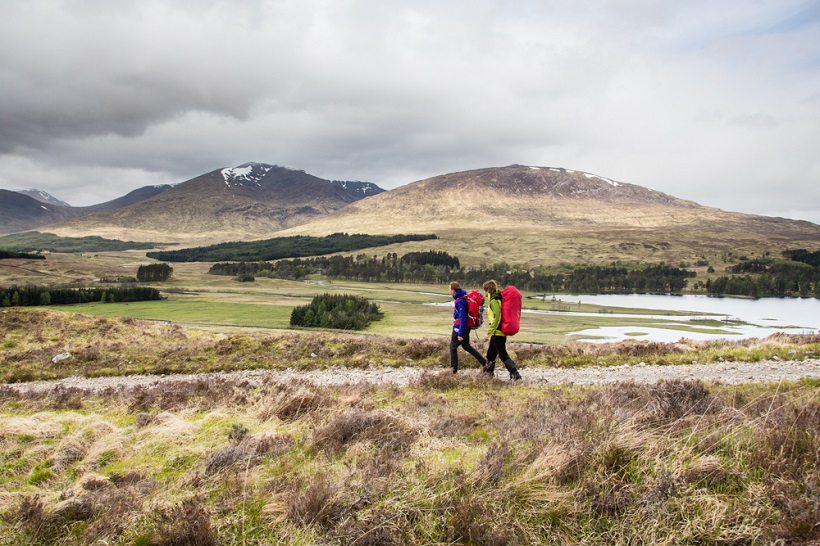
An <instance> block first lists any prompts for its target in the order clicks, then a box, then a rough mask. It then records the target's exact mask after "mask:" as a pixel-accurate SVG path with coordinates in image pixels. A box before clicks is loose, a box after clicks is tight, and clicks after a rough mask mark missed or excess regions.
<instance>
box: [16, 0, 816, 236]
mask: <svg viewBox="0 0 820 546" xmlns="http://www.w3.org/2000/svg"><path fill="white" fill-rule="evenodd" d="M249 161H257V162H261V163H270V164H276V165H283V166H287V167H292V168H296V169H301V170H304V171H306V172H308V173H310V174H313V175H316V176H319V177H322V178H326V179H330V180H361V181H368V182H374V183H376V184H378V185H379V186H381V187H382V188H385V189H392V188H395V187H398V186H401V185H404V184H407V183H410V182H414V181H417V180H422V179H424V178H428V177H431V176H436V175H439V174H445V173H451V172H457V171H464V170H469V169H478V168H485V167H500V166H505V165H511V164H522V165H533V166H544V167H563V168H568V169H573V170H579V171H585V172H589V173H594V174H597V175H600V176H604V177H606V178H610V179H613V180H617V181H620V182H628V183H632V184H638V185H641V186H644V187H647V188H651V189H654V190H658V191H662V192H665V193H668V194H671V195H674V196H676V197H680V198H684V199H689V200H693V201H696V202H698V203H700V204H702V205H707V206H711V207H717V208H721V209H724V210H730V211H738V212H745V213H753V214H763V215H767V216H783V217H787V218H793V219H799V220H808V221H811V222H814V223H817V224H820V0H812V1H806V0H718V1H715V0H689V1H687V2H681V1H680V0H590V1H586V2H571V1H568V0H564V1H557V0H540V1H516V0H505V1H494V0H470V1H458V0H455V1H448V0H437V1H425V0H418V1H406V2H398V1H392V2H387V1H376V0H371V1H363V0H270V1H267V0H256V1H254V0H174V1H171V0H139V1H131V0H118V1H116V2H112V1H110V0H62V1H61V0H3V1H2V2H0V188H3V189H10V190H16V189H28V188H38V189H41V190H45V191H47V192H49V193H51V194H52V195H54V196H55V197H58V198H59V199H62V200H64V201H67V202H68V203H70V204H72V205H75V206H83V205H90V204H95V203H100V202H103V201H107V200H110V199H114V198H116V197H120V196H122V195H124V194H126V193H128V192H129V191H132V190H134V189H136V188H139V187H142V186H147V185H152V184H164V183H178V182H183V181H185V180H188V179H191V178H194V177H196V176H199V175H200V174H204V173H206V172H210V171H212V170H215V169H220V168H223V167H234V166H237V165H240V164H243V163H246V162H249Z"/></svg>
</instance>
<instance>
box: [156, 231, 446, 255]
mask: <svg viewBox="0 0 820 546" xmlns="http://www.w3.org/2000/svg"><path fill="white" fill-rule="evenodd" d="M436 238H437V237H436V236H435V235H433V234H429V235H365V234H353V235H348V234H347V233H334V234H332V235H328V236H326V237H313V236H309V235H296V236H292V237H277V238H274V239H265V240H261V241H248V242H231V243H220V244H217V245H211V246H204V247H194V248H185V249H180V250H172V251H156V252H148V253H147V254H146V255H147V256H148V257H149V258H154V259H156V260H160V261H165V262H220V261H232V262H239V261H249V262H250V261H267V260H279V259H283V258H301V257H305V256H321V255H323V254H333V253H334V252H352V251H356V250H361V249H364V248H370V247H378V246H385V245H390V244H394V243H406V242H409V241H426V240H429V239H436Z"/></svg>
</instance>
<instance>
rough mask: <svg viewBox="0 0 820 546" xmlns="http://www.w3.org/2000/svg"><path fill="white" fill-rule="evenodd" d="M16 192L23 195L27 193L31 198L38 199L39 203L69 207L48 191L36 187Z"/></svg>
mask: <svg viewBox="0 0 820 546" xmlns="http://www.w3.org/2000/svg"><path fill="white" fill-rule="evenodd" d="M17 193H22V194H23V195H28V196H29V197H31V198H32V199H36V200H37V201H39V202H41V203H45V204H47V205H57V206H60V207H70V206H71V205H69V204H68V203H66V202H65V201H62V200H60V199H57V198H56V197H54V196H53V195H51V194H50V193H48V192H45V191H43V190H38V189H30V190H20V191H18V192H17Z"/></svg>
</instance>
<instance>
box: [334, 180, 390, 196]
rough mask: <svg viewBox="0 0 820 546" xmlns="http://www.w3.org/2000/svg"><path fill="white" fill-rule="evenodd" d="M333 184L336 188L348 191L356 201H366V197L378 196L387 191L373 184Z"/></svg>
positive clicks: (351, 182) (349, 182)
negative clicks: (339, 187)
mask: <svg viewBox="0 0 820 546" xmlns="http://www.w3.org/2000/svg"><path fill="white" fill-rule="evenodd" d="M331 184H333V185H334V186H341V187H342V188H343V189H344V190H345V191H347V192H348V193H349V194H350V195H352V196H353V197H355V198H356V199H364V198H365V197H370V196H372V195H378V194H380V193H383V192H384V191H385V190H383V189H382V188H380V187H378V186H377V185H376V184H373V183H372V182H359V181H355V182H354V181H348V180H331Z"/></svg>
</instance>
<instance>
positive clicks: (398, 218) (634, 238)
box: [282, 165, 820, 264]
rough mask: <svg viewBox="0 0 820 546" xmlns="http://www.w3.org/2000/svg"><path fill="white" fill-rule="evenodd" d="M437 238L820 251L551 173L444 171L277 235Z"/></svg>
mask: <svg viewBox="0 0 820 546" xmlns="http://www.w3.org/2000/svg"><path fill="white" fill-rule="evenodd" d="M338 231H347V232H356V233H371V234H387V233H391V234H392V233H431V232H432V233H436V234H437V235H438V236H439V237H440V240H439V241H437V242H435V243H430V244H425V243H413V244H411V245H409V246H408V245H405V246H404V247H403V248H405V249H409V248H410V247H412V248H413V249H416V247H418V248H421V247H428V248H429V247H433V248H435V249H438V250H448V251H450V252H451V253H455V254H457V255H459V256H460V257H463V258H466V259H467V261H468V263H470V262H472V263H476V262H484V263H486V262H492V261H501V260H509V261H512V262H513V263H521V262H524V263H533V264H539V263H544V264H551V263H560V262H570V263H579V262H607V261H611V260H618V259H624V260H651V261H662V260H663V261H672V260H681V259H686V260H689V259H696V258H697V257H699V256H701V255H704V254H707V253H726V252H734V253H743V252H756V251H772V252H779V251H781V250H783V249H784V248H786V247H791V248H795V247H800V246H803V247H810V248H818V247H820V226H818V225H815V224H812V223H810V222H803V221H795V220H786V219H783V218H770V217H765V216H755V215H748V214H741V213H735V212H726V211H723V210H720V209H715V208H710V207H704V206H702V205H699V204H697V203H694V202H692V201H686V200H683V199H678V198H676V197H674V196H670V195H667V194H664V193H661V192H657V191H654V190H651V189H647V188H644V187H641V186H637V185H634V184H627V183H623V182H617V181H614V180H610V179H607V178H604V177H601V176H598V175H594V174H590V173H584V172H580V171H572V170H568V169H558V168H550V167H527V166H520V165H511V166H509V167H500V168H488V169H478V170H472V171H464V172H458V173H451V174H445V175H441V176H436V177H433V178H429V179H426V180H421V181H418V182H414V183H412V184H408V185H406V186H402V187H400V188H397V189H395V190H391V191H389V192H386V193H383V194H380V195H376V196H374V197H371V198H370V199H368V200H367V201H364V202H360V203H353V204H351V205H349V206H347V207H345V208H344V209H342V210H340V211H339V212H337V213H335V214H333V215H331V216H328V217H326V218H322V219H317V220H315V221H313V222H310V223H307V224H304V225H302V226H298V227H296V228H293V229H288V230H286V231H284V232H283V233H282V235H294V234H309V235H326V234H329V233H333V232H338Z"/></svg>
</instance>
